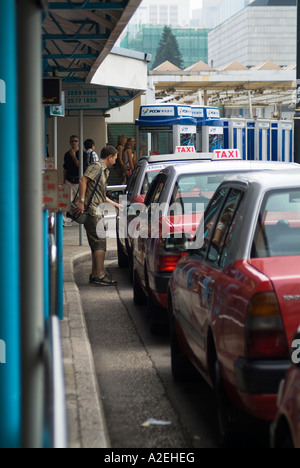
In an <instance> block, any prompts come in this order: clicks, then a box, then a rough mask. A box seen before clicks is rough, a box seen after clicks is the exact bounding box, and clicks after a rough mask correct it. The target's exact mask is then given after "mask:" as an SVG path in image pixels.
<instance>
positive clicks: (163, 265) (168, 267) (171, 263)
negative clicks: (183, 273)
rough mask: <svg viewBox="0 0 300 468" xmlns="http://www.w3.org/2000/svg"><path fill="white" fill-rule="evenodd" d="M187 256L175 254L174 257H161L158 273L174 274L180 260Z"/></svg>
mask: <svg viewBox="0 0 300 468" xmlns="http://www.w3.org/2000/svg"><path fill="white" fill-rule="evenodd" d="M185 255H186V254H184V253H181V254H174V255H171V254H170V255H160V256H159V262H158V271H159V272H172V271H174V270H175V267H176V265H177V263H178V262H179V260H180V259H181V258H182V257H184V256H185Z"/></svg>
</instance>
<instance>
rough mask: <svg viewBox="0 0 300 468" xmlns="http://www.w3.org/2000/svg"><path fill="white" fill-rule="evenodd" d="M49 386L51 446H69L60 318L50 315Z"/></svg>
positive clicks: (48, 346) (47, 367)
mask: <svg viewBox="0 0 300 468" xmlns="http://www.w3.org/2000/svg"><path fill="white" fill-rule="evenodd" d="M45 349H46V350H47V351H46V353H45V359H46V369H48V376H47V377H48V378H47V379H46V381H47V382H48V388H46V392H47V398H46V401H47V402H48V405H49V408H48V410H49V415H50V437H51V448H55V449H58V448H67V447H68V431H67V415H66V401H65V380H64V368H63V355H62V347H61V333H60V325H59V319H58V317H56V316H52V317H49V319H48V321H47V337H46V343H45Z"/></svg>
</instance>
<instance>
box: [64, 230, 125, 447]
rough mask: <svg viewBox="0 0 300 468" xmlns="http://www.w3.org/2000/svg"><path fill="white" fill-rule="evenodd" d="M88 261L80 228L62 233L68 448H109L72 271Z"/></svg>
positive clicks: (110, 255)
mask: <svg viewBox="0 0 300 468" xmlns="http://www.w3.org/2000/svg"><path fill="white" fill-rule="evenodd" d="M116 257H117V247H116V241H115V240H112V239H108V252H107V257H106V258H107V260H111V259H114V258H116ZM88 259H91V251H90V248H89V246H88V242H87V240H86V235H85V232H84V246H83V247H79V226H78V225H77V224H75V223H74V225H73V226H72V227H70V228H65V229H64V320H63V321H62V322H61V333H62V347H63V354H64V369H65V386H66V405H67V418H68V440H69V448H109V447H110V442H109V437H108V433H107V428H106V423H105V417H104V413H103V408H102V403H101V397H100V393H99V388H98V383H97V379H96V375H95V367H94V360H93V355H92V351H91V347H90V342H89V339H88V334H87V328H86V322H85V317H84V312H83V308H82V302H81V298H80V294H79V290H78V288H77V285H76V283H75V279H74V268H75V266H76V265H78V264H79V263H81V262H84V261H87V260H88Z"/></svg>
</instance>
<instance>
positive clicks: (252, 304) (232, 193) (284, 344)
mask: <svg viewBox="0 0 300 468" xmlns="http://www.w3.org/2000/svg"><path fill="white" fill-rule="evenodd" d="M200 237H202V242H201V243H200V242H199V241H200ZM195 242H197V247H196V249H193V242H191V243H189V249H190V250H189V253H188V255H187V256H186V257H185V258H184V259H182V260H181V261H180V262H179V263H178V265H177V267H176V269H175V271H174V274H173V276H172V279H171V281H170V287H169V294H168V306H169V313H170V317H171V329H172V370H173V375H174V377H175V378H184V377H185V376H186V372H187V369H188V365H190V363H192V364H193V367H195V368H196V369H197V371H198V372H200V373H201V375H202V376H203V377H204V378H205V379H206V380H207V382H208V383H209V384H210V385H211V386H213V387H214V389H215V391H216V394H217V401H218V403H219V405H218V407H219V414H220V423H221V431H222V433H223V434H225V433H226V432H227V431H230V430H232V427H231V425H232V422H233V420H234V418H233V417H232V414H235V411H236V408H239V409H241V410H243V411H245V412H246V413H249V414H251V415H253V416H255V417H257V418H259V419H263V420H267V421H269V420H273V419H274V418H275V415H276V399H277V392H278V388H279V384H280V381H281V380H282V379H283V378H284V377H285V374H286V372H287V370H288V369H289V367H290V347H291V343H292V341H293V338H294V335H295V333H296V331H297V329H298V326H299V323H300V258H299V257H300V166H298V167H295V169H294V170H293V171H286V172H281V173H277V172H264V173H256V174H252V175H251V174H250V175H247V176H240V177H235V178H232V179H231V180H230V181H227V182H224V183H223V184H222V185H221V186H220V187H219V189H218V190H217V192H216V194H215V195H214V197H213V199H212V201H211V203H210V205H209V207H208V208H207V210H206V212H205V216H204V219H203V220H202V222H201V225H200V226H199V231H198V233H197V234H196V238H195ZM199 245H200V247H199ZM182 250H184V249H182Z"/></svg>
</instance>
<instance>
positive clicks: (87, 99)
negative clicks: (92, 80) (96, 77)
mask: <svg viewBox="0 0 300 468" xmlns="http://www.w3.org/2000/svg"><path fill="white" fill-rule="evenodd" d="M64 91H65V106H66V109H67V110H85V109H87V110H106V109H108V107H109V106H108V88H106V87H100V86H96V85H69V86H68V85H66V86H64Z"/></svg>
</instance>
